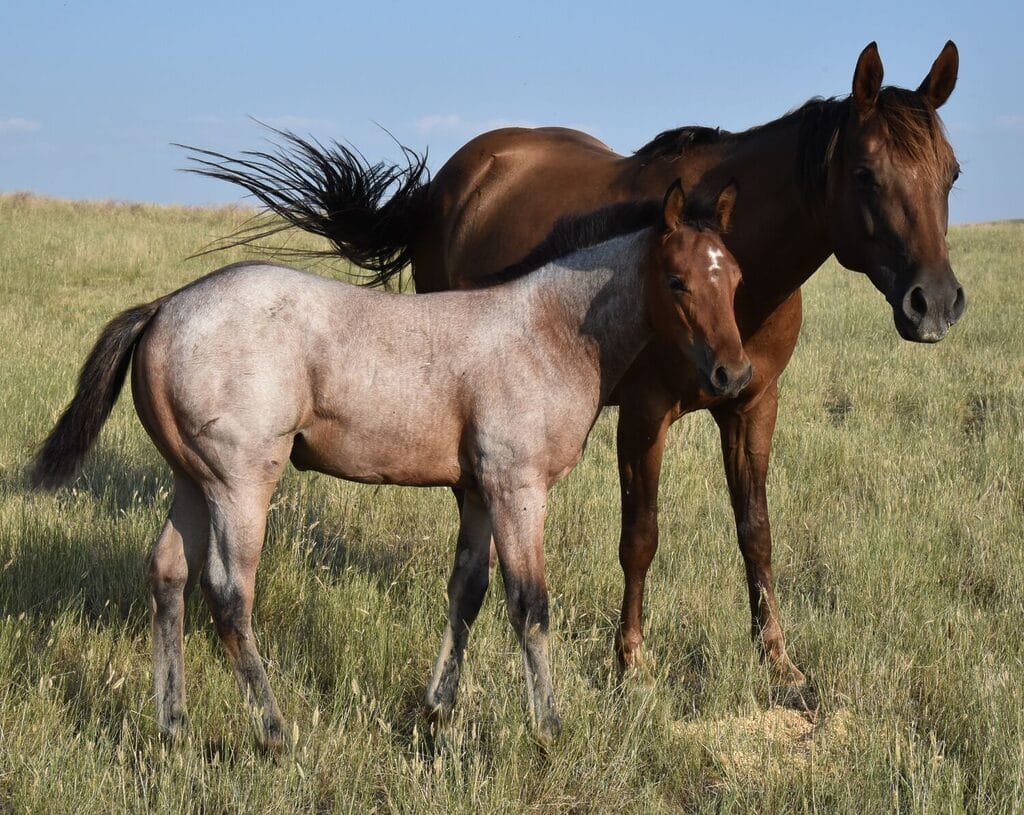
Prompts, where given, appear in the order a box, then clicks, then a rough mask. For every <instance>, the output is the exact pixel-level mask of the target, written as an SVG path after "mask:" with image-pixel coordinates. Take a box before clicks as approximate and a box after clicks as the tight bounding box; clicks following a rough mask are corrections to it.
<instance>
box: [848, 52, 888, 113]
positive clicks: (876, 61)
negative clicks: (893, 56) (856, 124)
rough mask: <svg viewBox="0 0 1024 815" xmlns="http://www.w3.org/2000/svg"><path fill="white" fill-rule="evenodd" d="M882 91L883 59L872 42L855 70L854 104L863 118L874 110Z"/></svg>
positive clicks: (862, 54)
mask: <svg viewBox="0 0 1024 815" xmlns="http://www.w3.org/2000/svg"><path fill="white" fill-rule="evenodd" d="M881 89H882V58H881V57H880V56H878V46H877V45H876V44H875V43H873V42H872V43H868V45H867V47H866V48H865V49H864V50H863V51H861V52H860V56H859V57H858V58H857V67H856V68H854V70H853V104H854V105H855V106H856V108H857V112H858V113H859V114H860V115H861V117H864V116H867V115H868V114H869V113H870V112H871V111H872V110H873V109H874V107H875V102H877V101H878V92H879V91H880V90H881Z"/></svg>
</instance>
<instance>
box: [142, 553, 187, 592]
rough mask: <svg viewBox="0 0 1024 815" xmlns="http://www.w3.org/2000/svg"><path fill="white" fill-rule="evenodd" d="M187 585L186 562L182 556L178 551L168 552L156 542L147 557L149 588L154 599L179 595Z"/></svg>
mask: <svg viewBox="0 0 1024 815" xmlns="http://www.w3.org/2000/svg"><path fill="white" fill-rule="evenodd" d="M161 540H162V539H161ZM187 583H188V562H187V561H186V560H185V556H184V554H183V553H182V552H181V551H180V550H179V551H177V552H173V551H170V550H169V547H163V546H161V545H160V541H158V542H157V545H156V546H154V547H153V552H152V554H151V555H150V557H149V586H150V591H151V593H152V594H153V596H154V598H157V599H158V600H159V599H161V598H165V597H171V596H176V595H180V594H182V593H183V592H184V590H185V585H186V584H187Z"/></svg>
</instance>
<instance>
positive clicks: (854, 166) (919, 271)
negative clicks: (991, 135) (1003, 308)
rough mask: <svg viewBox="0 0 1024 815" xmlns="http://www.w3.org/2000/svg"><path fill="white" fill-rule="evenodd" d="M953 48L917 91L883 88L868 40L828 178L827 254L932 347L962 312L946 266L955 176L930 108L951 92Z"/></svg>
mask: <svg viewBox="0 0 1024 815" xmlns="http://www.w3.org/2000/svg"><path fill="white" fill-rule="evenodd" d="M958 62H959V58H958V56H957V50H956V46H955V45H954V44H953V43H952V41H950V42H947V43H946V46H945V47H944V48H943V49H942V52H941V53H940V54H939V56H938V58H937V59H936V60H935V63H934V64H933V65H932V69H931V71H929V73H928V75H927V76H926V77H925V78H924V81H923V82H922V83H921V85H920V87H918V89H917V90H916V91H910V90H905V89H902V88H894V87H885V88H883V87H882V60H881V58H880V57H879V56H878V48H877V47H876V46H875V44H874V43H871V44H870V45H869V46H868V47H867V48H865V49H864V50H863V51H862V52H861V55H860V58H859V59H858V60H857V68H856V70H855V71H854V75H853V93H852V95H851V96H850V102H849V109H848V113H847V116H846V121H845V123H844V124H843V126H842V127H841V128H840V129H839V130H838V131H837V133H836V136H837V138H836V141H835V142H834V144H833V145H832V148H831V152H830V156H829V164H828V171H827V182H826V183H827V188H826V196H827V203H828V211H829V213H830V215H829V231H830V237H831V239H832V244H833V248H834V250H835V255H836V257H837V258H838V259H839V262H840V263H842V264H843V266H846V267H847V268H848V269H853V270H854V271H859V272H864V273H865V274H867V275H868V277H869V278H870V279H871V282H872V283H874V284H875V286H876V287H877V288H878V290H879V291H881V292H882V294H884V295H885V297H886V299H887V300H888V301H889V304H890V305H891V306H892V310H893V318H894V320H895V322H896V329H897V330H898V331H899V333H900V336H902V337H903V338H904V339H906V340H913V341H915V342H938V341H939V340H941V339H942V338H943V336H945V334H946V330H947V329H948V328H949V327H950V326H951V325H953V323H955V322H956V321H957V320H958V319H960V315H961V314H963V312H964V306H965V303H966V301H965V299H964V291H963V288H962V287H961V286H960V283H959V282H958V281H957V279H956V277H955V276H954V274H953V270H952V268H950V265H949V252H948V249H947V246H946V227H947V223H948V218H949V207H948V197H949V190H950V188H951V187H952V185H953V182H954V181H956V178H957V176H958V175H959V172H960V168H959V165H958V164H957V161H956V157H955V156H954V155H953V150H952V148H951V147H950V145H949V142H948V141H947V140H946V137H945V134H944V132H943V127H942V122H941V121H940V120H939V116H938V114H937V113H936V109H937V108H939V107H941V106H942V104H943V103H944V102H945V101H946V99H948V98H949V95H950V94H951V93H952V92H953V87H954V86H955V85H956V76H957V65H958Z"/></svg>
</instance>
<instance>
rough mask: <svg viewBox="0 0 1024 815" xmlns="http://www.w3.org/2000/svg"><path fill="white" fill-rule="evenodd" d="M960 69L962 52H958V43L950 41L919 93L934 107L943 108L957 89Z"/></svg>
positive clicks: (938, 57) (933, 65)
mask: <svg viewBox="0 0 1024 815" xmlns="http://www.w3.org/2000/svg"><path fill="white" fill-rule="evenodd" d="M959 68H960V52H959V51H957V50H956V43H955V42H953V41H952V40H949V42H947V43H946V44H945V46H943V48H942V51H941V52H940V53H939V55H938V56H937V57H936V58H935V62H933V63H932V69H931V70H930V71H929V72H928V76H926V77H925V78H924V82H922V83H921V86H920V87H919V88H918V89H917V92H918V93H919V94H921V95H922V96H923V97H924V98H925V99H927V100H928V101H929V102H931V103H932V107H934V108H938V107H942V105H943V103H944V102H945V101H946V100H947V99H949V95H950V94H951V93H952V92H953V88H955V87H956V74H957V71H958V70H959Z"/></svg>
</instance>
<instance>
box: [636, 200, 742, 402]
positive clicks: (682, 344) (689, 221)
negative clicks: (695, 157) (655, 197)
mask: <svg viewBox="0 0 1024 815" xmlns="http://www.w3.org/2000/svg"><path fill="white" fill-rule="evenodd" d="M735 200H736V184H735V183H734V182H733V183H730V184H729V185H728V186H727V187H726V188H725V189H724V190H722V192H721V193H720V194H719V196H718V199H717V200H716V201H715V202H714V206H713V208H712V211H711V212H707V213H704V212H700V210H699V208H694V207H689V208H688V207H687V205H686V198H685V196H684V194H683V188H682V184H681V183H680V182H679V181H678V180H677V181H675V182H674V183H673V184H672V186H671V187H669V189H668V192H667V193H665V201H664V204H663V208H662V209H663V224H662V228H661V229H660V230H659V233H660V234H659V235H658V236H657V237H656V239H655V241H654V242H653V244H652V250H651V257H650V258H649V259H648V262H647V263H646V264H644V268H645V270H646V273H647V275H648V278H647V281H646V287H645V288H646V292H647V307H648V313H649V314H650V318H651V324H652V325H653V327H654V331H655V333H656V334H657V335H658V336H659V337H661V338H662V339H664V340H667V341H669V342H672V343H673V344H675V345H676V346H677V347H678V348H679V349H680V350H681V351H682V352H683V353H684V354H686V355H687V356H688V357H689V358H690V359H691V360H692V361H693V364H694V365H695V366H696V367H697V370H698V371H699V372H700V377H701V384H702V386H703V387H704V388H705V389H706V390H707V391H708V392H709V393H711V394H712V395H714V396H735V395H736V394H738V393H739V392H740V391H741V390H743V388H744V387H746V385H747V383H748V382H750V377H751V376H752V374H753V368H752V367H751V365H750V360H749V359H748V358H747V354H746V352H745V351H744V350H743V340H742V339H741V337H740V332H739V329H738V328H737V327H736V314H735V312H734V310H733V301H734V299H735V296H736V287H737V286H738V285H739V282H740V267H739V264H737V263H736V259H735V258H734V257H733V256H732V255H731V254H730V253H729V250H728V249H726V248H725V244H724V243H722V237H721V233H722V232H725V231H726V230H727V229H728V227H729V218H730V216H731V215H732V208H733V204H734V202H735Z"/></svg>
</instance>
